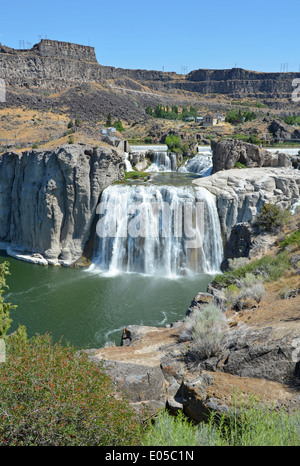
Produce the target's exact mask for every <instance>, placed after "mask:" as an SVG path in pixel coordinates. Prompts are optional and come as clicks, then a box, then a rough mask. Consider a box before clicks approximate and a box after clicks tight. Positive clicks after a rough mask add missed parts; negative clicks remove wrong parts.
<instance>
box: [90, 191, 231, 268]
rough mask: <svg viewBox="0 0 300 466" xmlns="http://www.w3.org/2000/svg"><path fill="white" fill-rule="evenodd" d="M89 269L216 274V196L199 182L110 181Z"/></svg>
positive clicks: (218, 239) (218, 257)
mask: <svg viewBox="0 0 300 466" xmlns="http://www.w3.org/2000/svg"><path fill="white" fill-rule="evenodd" d="M97 213H98V214H100V217H99V220H98V223H97V228H96V230H97V241H96V249H95V252H94V257H93V261H92V262H93V264H92V266H91V268H90V269H91V270H101V271H103V272H106V273H108V274H112V275H114V274H117V273H119V272H135V273H142V274H148V275H153V276H156V275H157V276H164V277H166V276H167V277H177V276H182V275H188V274H191V273H201V272H203V273H218V272H219V269H220V264H221V261H222V258H223V257H222V256H223V246H222V237H221V230H220V224H219V217H218V212H217V208H216V202H215V197H214V196H213V195H212V194H211V193H210V192H209V191H207V190H206V189H205V188H201V187H196V186H195V187H191V186H180V187H175V186H165V185H164V186H155V185H146V186H144V185H131V186H130V185H114V186H109V187H108V188H106V189H105V190H104V192H103V194H102V197H101V202H100V204H99V206H98V209H97Z"/></svg>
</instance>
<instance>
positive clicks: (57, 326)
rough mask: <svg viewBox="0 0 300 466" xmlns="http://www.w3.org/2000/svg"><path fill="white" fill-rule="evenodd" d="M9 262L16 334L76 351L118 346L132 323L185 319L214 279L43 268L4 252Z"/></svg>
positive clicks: (8, 297) (9, 295)
mask: <svg viewBox="0 0 300 466" xmlns="http://www.w3.org/2000/svg"><path fill="white" fill-rule="evenodd" d="M4 260H7V261H8V262H9V263H10V273H11V275H10V276H8V278H7V283H8V285H9V291H8V293H6V300H7V301H9V302H11V303H13V304H15V305H17V306H18V307H17V309H16V310H14V311H13V312H12V318H13V324H12V327H11V329H10V330H11V331H13V330H15V329H16V328H17V327H18V325H19V324H21V325H25V326H26V328H27V333H28V335H29V336H32V335H34V334H35V333H41V334H44V333H51V335H52V336H53V340H54V341H58V340H60V339H62V341H63V342H64V343H66V342H70V343H71V344H73V345H74V346H75V347H77V348H100V347H102V346H103V345H104V344H105V343H107V342H108V341H112V342H114V343H116V344H119V343H120V341H121V336H122V330H123V328H124V327H125V326H127V325H153V326H162V325H166V324H168V323H172V322H174V321H176V320H178V319H181V318H183V317H184V315H185V313H186V311H187V309H188V307H189V305H190V303H191V300H192V299H193V297H194V296H195V295H196V294H197V292H199V291H206V288H207V285H208V283H209V282H210V281H211V280H212V276H211V275H204V274H201V275H195V276H192V277H181V278H178V279H162V278H161V277H159V278H155V277H150V276H143V275H138V274H125V273H124V274H120V275H117V276H113V277H107V276H104V275H101V274H93V273H90V272H88V271H86V270H82V269H76V268H65V267H52V266H46V267H45V266H39V265H33V264H29V263H26V262H22V261H18V260H16V259H13V258H11V257H8V256H7V255H6V254H5V253H4V252H1V255H0V261H1V262H3V261H4Z"/></svg>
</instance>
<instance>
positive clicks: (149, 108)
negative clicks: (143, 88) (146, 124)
mask: <svg viewBox="0 0 300 466" xmlns="http://www.w3.org/2000/svg"><path fill="white" fill-rule="evenodd" d="M146 113H147V115H150V116H153V110H152V107H150V105H147V107H146Z"/></svg>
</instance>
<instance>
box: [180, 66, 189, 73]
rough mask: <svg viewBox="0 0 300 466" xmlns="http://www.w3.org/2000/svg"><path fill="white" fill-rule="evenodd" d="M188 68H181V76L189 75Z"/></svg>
mask: <svg viewBox="0 0 300 466" xmlns="http://www.w3.org/2000/svg"><path fill="white" fill-rule="evenodd" d="M187 69H188V67H187V66H181V74H186V73H187Z"/></svg>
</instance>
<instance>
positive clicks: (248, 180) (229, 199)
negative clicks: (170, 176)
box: [193, 168, 300, 240]
mask: <svg viewBox="0 0 300 466" xmlns="http://www.w3.org/2000/svg"><path fill="white" fill-rule="evenodd" d="M193 183H195V184H196V185H197V186H202V187H204V188H206V189H208V190H209V191H210V192H211V193H212V194H214V195H215V196H216V197H217V206H218V211H219V218H220V223H221V229H222V233H223V235H224V239H225V240H228V238H229V235H230V233H231V230H232V228H233V227H234V226H235V225H236V224H237V223H243V222H249V221H251V220H252V219H253V217H254V216H255V215H256V214H257V213H258V212H259V210H260V208H261V206H263V205H264V204H265V203H266V202H269V203H277V204H278V205H280V206H282V207H283V208H289V207H290V206H291V205H292V204H294V203H295V202H296V201H298V200H299V197H300V171H299V170H294V169H293V168H289V169H288V168H242V169H231V170H224V171H219V172H217V173H215V174H213V175H212V176H208V177H206V178H198V179H196V180H194V181H193Z"/></svg>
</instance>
